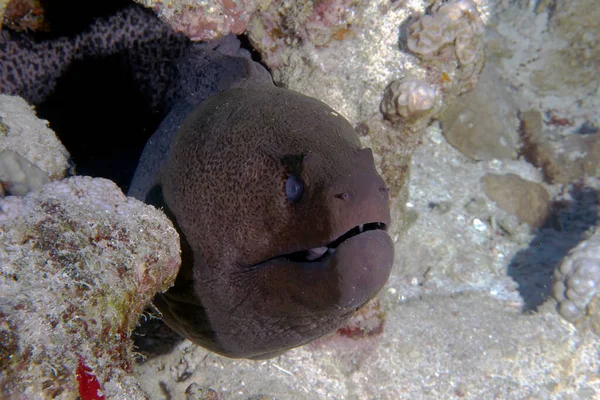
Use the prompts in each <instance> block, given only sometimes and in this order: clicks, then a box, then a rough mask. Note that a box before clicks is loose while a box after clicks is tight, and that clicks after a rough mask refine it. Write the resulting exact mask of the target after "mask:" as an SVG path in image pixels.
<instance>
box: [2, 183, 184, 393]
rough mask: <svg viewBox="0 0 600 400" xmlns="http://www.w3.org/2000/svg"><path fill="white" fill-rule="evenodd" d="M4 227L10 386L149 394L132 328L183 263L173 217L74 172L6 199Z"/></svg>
mask: <svg viewBox="0 0 600 400" xmlns="http://www.w3.org/2000/svg"><path fill="white" fill-rule="evenodd" d="M0 237H1V241H0V291H1V292H2V301H1V302H0V330H1V332H0V337H2V338H3V340H2V345H1V346H0V377H1V378H2V379H5V381H6V384H5V387H4V391H5V393H4V395H6V396H9V395H11V394H15V395H23V396H25V397H27V398H58V399H67V398H69V399H70V398H73V397H74V396H75V394H76V393H77V392H79V393H80V394H81V395H82V396H84V395H83V393H88V395H90V396H93V395H94V394H93V393H92V392H96V393H97V388H101V390H102V393H103V396H105V397H106V398H117V397H118V398H128V399H144V398H146V396H145V394H144V393H143V392H142V391H141V390H140V388H139V387H138V385H137V383H136V381H135V378H134V377H133V375H132V368H133V365H132V363H133V357H132V342H131V340H130V333H131V331H132V329H133V328H134V327H135V325H136V324H137V320H138V318H139V315H140V313H141V312H142V310H143V309H144V307H146V305H147V304H148V303H149V302H150V301H151V299H152V298H153V296H154V294H155V293H156V292H157V291H161V292H162V291H165V290H166V289H168V288H169V287H170V286H171V285H172V284H173V281H174V279H175V275H176V274H177V271H178V269H179V264H180V256H179V238H178V235H177V233H176V231H175V229H174V228H173V226H172V224H171V222H170V221H169V220H168V219H167V218H166V217H165V216H164V215H163V214H162V213H161V212H159V211H158V210H156V209H154V208H153V207H150V206H147V205H144V204H143V203H141V202H139V201H137V200H134V199H128V198H126V197H125V196H124V195H123V193H122V192H121V191H120V190H119V189H118V188H117V187H116V185H114V184H113V183H112V182H110V181H108V180H105V179H101V178H97V179H92V178H89V177H73V178H69V179H67V180H63V181H60V182H53V183H50V184H47V185H45V186H43V187H42V189H41V190H40V191H38V192H32V193H30V194H28V195H27V196H26V197H23V198H20V197H6V198H4V199H2V200H0ZM4 339H6V340H4ZM94 381H97V386H96V384H95V383H94ZM95 387H96V389H94V388H95ZM98 395H99V393H98ZM84 398H87V399H92V398H100V397H85V396H84Z"/></svg>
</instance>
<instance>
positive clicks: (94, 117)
mask: <svg viewBox="0 0 600 400" xmlns="http://www.w3.org/2000/svg"><path fill="white" fill-rule="evenodd" d="M36 109H37V113H38V116H39V117H40V118H43V119H46V120H48V121H49V122H50V128H51V129H52V130H54V131H55V132H56V134H57V136H58V137H59V139H60V140H61V142H62V143H63V144H64V145H65V147H66V148H67V149H68V150H69V153H70V154H71V158H72V160H73V161H74V163H75V165H76V169H75V173H76V174H78V175H89V176H93V177H103V178H107V179H110V180H112V181H114V182H115V183H116V184H117V185H119V187H121V189H123V191H124V192H127V189H128V186H129V183H130V181H131V178H132V176H133V173H134V171H135V168H136V166H137V163H138V160H139V157H140V155H141V152H142V150H143V148H144V145H145V143H146V141H147V140H148V138H149V137H150V136H151V135H152V133H153V132H154V131H155V130H156V128H157V127H158V124H159V123H160V121H161V120H162V117H163V115H161V114H159V113H156V112H154V111H153V110H152V109H151V107H150V105H149V101H148V100H147V99H146V98H145V97H144V96H143V95H142V94H141V93H140V92H139V90H138V88H137V84H136V82H135V81H134V79H133V77H132V74H131V72H130V71H128V69H127V68H126V67H125V66H124V64H123V62H122V60H121V58H120V55H115V56H112V57H106V58H103V59H91V60H86V61H77V62H74V63H73V64H72V65H71V67H70V68H69V70H68V72H67V73H66V74H65V75H64V76H62V77H61V78H59V80H58V84H57V86H56V89H55V90H54V92H53V93H52V94H51V95H50V96H48V98H47V99H46V100H45V101H44V102H42V103H40V104H38V105H37V107H36Z"/></svg>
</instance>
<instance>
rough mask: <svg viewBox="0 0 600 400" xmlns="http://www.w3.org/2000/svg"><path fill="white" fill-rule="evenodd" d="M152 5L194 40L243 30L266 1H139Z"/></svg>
mask: <svg viewBox="0 0 600 400" xmlns="http://www.w3.org/2000/svg"><path fill="white" fill-rule="evenodd" d="M136 2H138V3H140V4H142V5H144V6H146V7H149V8H152V9H153V10H154V11H155V12H156V13H157V14H158V16H159V17H160V18H161V19H162V20H163V21H165V22H166V23H168V24H169V25H170V26H171V27H172V28H173V29H174V30H175V31H177V32H181V33H183V34H185V35H186V36H187V37H189V38H190V39H191V40H195V41H200V40H210V39H215V38H218V37H220V36H225V35H227V34H228V33H234V34H236V35H240V34H242V33H244V31H245V30H246V27H247V25H248V21H249V20H250V17H251V16H252V14H253V13H254V11H255V10H256V8H257V7H258V6H259V5H260V4H262V3H269V1H267V0H211V1H205V0H136Z"/></svg>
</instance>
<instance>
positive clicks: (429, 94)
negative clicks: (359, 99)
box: [381, 78, 440, 122]
mask: <svg viewBox="0 0 600 400" xmlns="http://www.w3.org/2000/svg"><path fill="white" fill-rule="evenodd" d="M439 101H440V96H439V95H438V93H437V90H436V88H435V87H434V86H433V85H431V84H430V83H428V82H425V81H422V80H418V79H413V78H402V79H399V80H396V81H393V82H392V83H390V84H389V85H388V87H387V89H386V91H385V93H384V95H383V101H382V102H381V112H382V113H383V115H384V116H385V117H386V118H387V119H388V120H390V121H392V122H398V121H404V122H414V121H416V120H417V119H420V118H421V117H423V116H425V114H428V115H429V114H431V113H432V112H434V111H435V110H437V109H438V108H439Z"/></svg>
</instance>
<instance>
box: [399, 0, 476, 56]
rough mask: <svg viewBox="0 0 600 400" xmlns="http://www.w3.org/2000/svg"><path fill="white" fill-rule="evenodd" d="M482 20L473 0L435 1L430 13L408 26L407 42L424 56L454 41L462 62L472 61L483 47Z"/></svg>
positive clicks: (412, 48)
mask: <svg viewBox="0 0 600 400" xmlns="http://www.w3.org/2000/svg"><path fill="white" fill-rule="evenodd" d="M483 28H484V23H483V21H482V19H481V17H480V15H479V12H478V11H477V6H476V5H475V3H474V2H473V0H456V1H450V2H447V3H443V2H441V1H437V2H436V3H435V4H434V5H433V6H432V8H431V14H430V15H424V16H422V17H421V18H419V19H418V20H417V21H416V22H415V23H413V24H412V25H411V26H410V27H409V32H408V38H407V45H408V48H409V49H410V51H412V52H413V53H415V54H418V55H419V56H421V57H423V58H432V57H435V56H436V55H437V54H438V53H439V51H440V50H441V49H442V48H443V47H444V46H446V45H452V44H453V45H454V52H455V54H456V58H457V59H458V61H459V62H460V64H462V65H468V64H472V63H474V62H476V61H477V59H478V58H480V55H479V54H481V53H482V51H483Z"/></svg>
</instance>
